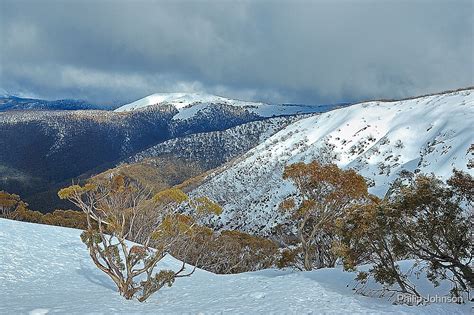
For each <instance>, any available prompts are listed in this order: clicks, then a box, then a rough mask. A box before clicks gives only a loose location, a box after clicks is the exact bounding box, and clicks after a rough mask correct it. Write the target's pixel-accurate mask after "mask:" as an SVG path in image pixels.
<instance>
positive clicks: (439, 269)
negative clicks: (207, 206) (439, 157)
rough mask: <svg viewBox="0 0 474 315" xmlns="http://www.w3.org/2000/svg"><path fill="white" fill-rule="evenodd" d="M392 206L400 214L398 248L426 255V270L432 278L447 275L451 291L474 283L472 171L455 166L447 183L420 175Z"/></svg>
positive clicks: (410, 254) (464, 289)
mask: <svg viewBox="0 0 474 315" xmlns="http://www.w3.org/2000/svg"><path fill="white" fill-rule="evenodd" d="M390 207H391V212H392V216H396V217H397V218H398V220H397V226H396V231H398V233H397V234H394V236H393V237H394V240H395V246H396V248H398V249H399V250H400V251H402V252H404V253H405V255H406V256H408V257H416V258H418V259H421V260H424V261H427V262H428V263H429V268H428V276H429V277H430V280H432V281H433V282H434V283H435V284H437V279H446V278H449V279H451V280H452V283H453V284H454V287H453V289H452V291H451V292H452V294H453V295H454V296H459V295H460V294H461V293H462V292H468V291H469V290H470V289H471V288H474V272H473V270H472V261H473V258H474V252H473V251H472V238H471V237H472V233H473V228H472V222H473V218H474V214H473V209H474V178H473V177H472V176H471V175H469V174H467V173H464V172H461V171H456V170H455V171H454V173H453V175H452V176H451V178H450V179H449V180H448V181H447V182H446V183H443V182H442V181H440V180H439V179H437V178H436V177H435V176H434V175H430V176H428V175H419V176H417V177H416V179H415V181H414V182H413V183H412V184H411V185H408V186H406V187H403V188H402V189H401V191H400V194H398V195H397V196H396V197H395V198H394V201H393V202H392V203H391V205H390ZM450 274H451V275H452V277H451V276H450Z"/></svg>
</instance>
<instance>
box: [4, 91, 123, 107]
mask: <svg viewBox="0 0 474 315" xmlns="http://www.w3.org/2000/svg"><path fill="white" fill-rule="evenodd" d="M113 108H114V107H112V106H101V105H97V104H92V103H88V102H86V101H81V100H56V101H47V100H41V99H34V98H22V97H16V96H8V95H7V96H0V111H9V110H78V109H104V110H108V109H113Z"/></svg>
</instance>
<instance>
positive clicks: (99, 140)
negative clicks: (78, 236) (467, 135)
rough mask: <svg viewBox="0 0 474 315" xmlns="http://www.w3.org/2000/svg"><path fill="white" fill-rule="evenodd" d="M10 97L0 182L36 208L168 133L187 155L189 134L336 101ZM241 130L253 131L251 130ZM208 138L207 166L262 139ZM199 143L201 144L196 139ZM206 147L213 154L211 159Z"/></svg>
mask: <svg viewBox="0 0 474 315" xmlns="http://www.w3.org/2000/svg"><path fill="white" fill-rule="evenodd" d="M157 95H159V97H158V98H157ZM9 99H10V101H11V102H16V103H15V104H16V105H13V103H8V102H7V101H5V103H4V104H10V105H4V106H3V107H2V108H4V110H3V111H1V112H0V134H1V137H0V147H1V148H2V150H0V190H2V189H3V190H7V191H9V192H11V193H17V194H20V195H21V196H22V197H23V198H24V199H25V200H26V201H27V202H29V203H30V205H31V208H33V209H37V210H42V211H51V210H53V209H54V207H56V206H59V205H60V204H59V203H58V199H57V197H56V192H57V189H58V188H60V187H61V186H64V185H68V184H70V183H71V181H72V180H73V179H74V178H78V177H81V178H86V177H88V176H91V175H94V174H96V173H99V172H102V171H104V170H107V169H109V168H112V167H114V166H115V165H117V164H120V163H121V162H122V161H127V160H128V159H129V158H130V157H131V156H134V155H137V154H140V152H141V151H143V150H147V149H148V148H151V147H155V146H157V145H159V144H160V143H163V142H165V141H168V140H171V139H176V141H175V142H174V143H173V146H174V147H175V149H174V151H173V149H169V147H168V146H166V147H167V148H166V150H168V151H170V150H171V151H173V152H174V153H176V154H178V155H182V154H181V152H182V148H183V144H182V143H185V142H186V141H189V138H187V136H191V135H194V134H197V133H209V132H215V131H224V130H227V129H229V128H232V127H235V126H239V125H243V124H246V123H249V122H258V121H265V120H267V119H269V118H270V117H277V116H287V117H288V119H289V120H288V123H289V122H290V120H291V119H293V120H294V118H291V117H293V116H295V115H299V114H302V113H320V112H322V111H326V110H329V109H332V108H336V107H338V106H339V105H337V106H336V105H335V106H288V105H268V104H263V103H251V102H243V101H237V100H231V99H224V98H222V97H217V96H212V95H208V94H186V93H170V94H154V95H152V96H149V97H147V98H145V99H142V100H139V101H137V102H134V103H131V104H127V105H124V106H122V107H120V108H118V109H117V110H115V111H105V110H96V109H95V110H90V109H89V110H73V109H75V108H74V106H75V105H78V106H85V107H87V106H92V105H90V104H85V103H82V102H80V101H78V102H76V103H75V102H74V101H57V102H49V101H44V102H43V101H33V100H29V101H25V99H18V98H9ZM80 104H82V105H80ZM7 107H8V109H7ZM61 107H62V108H61ZM64 107H66V108H68V109H70V110H65V108H64ZM60 108H61V109H60ZM301 117H302V116H301ZM281 126H282V127H283V126H284V125H283V124H281ZM249 128H255V125H249ZM259 130H260V131H261V132H262V133H267V134H270V133H272V132H276V131H277V130H278V128H275V127H274V126H273V125H272V124H269V125H265V124H264V125H262V126H261V129H259ZM260 131H259V132H260ZM242 134H247V135H249V136H250V135H251V134H252V132H243V133H242ZM183 137H184V138H183ZM252 137H253V136H252ZM180 139H182V140H180ZM210 139H212V141H208V148H209V149H207V150H208V151H206V152H205V153H203V154H201V155H199V154H196V157H197V159H198V161H196V163H197V164H199V165H202V167H203V169H209V167H211V166H212V167H215V166H218V165H220V164H221V163H224V162H226V161H228V159H230V158H232V157H234V155H236V154H240V153H243V152H244V151H245V150H247V149H250V148H251V147H253V146H255V145H257V144H258V142H257V141H255V140H254V138H249V139H250V140H246V139H242V140H240V141H242V143H245V144H243V145H241V144H239V145H240V149H236V150H230V151H229V150H228V149H227V147H225V146H223V145H222V144H223V143H222V142H219V137H214V136H211V138H210ZM231 141H232V139H229V140H227V143H229V142H231ZM169 146H170V147H171V146H172V145H171V143H170V145H169ZM194 147H195V148H196V150H195V152H198V149H197V145H195V146H194ZM211 147H213V148H211ZM163 148H164V147H163V146H162V149H157V150H158V151H159V150H163ZM166 150H165V151H166ZM205 150H206V149H205ZM210 150H212V151H210ZM158 151H157V152H158ZM147 152H148V153H149V152H150V151H147ZM209 152H214V153H213V154H216V159H215V161H214V162H212V163H211V162H209V161H210V160H211V159H212V157H211V156H210V155H209V154H210V153H209ZM148 153H144V154H148ZM167 154H168V155H169V154H170V153H169V152H168V153H167ZM182 158H185V157H182ZM201 158H202V159H201Z"/></svg>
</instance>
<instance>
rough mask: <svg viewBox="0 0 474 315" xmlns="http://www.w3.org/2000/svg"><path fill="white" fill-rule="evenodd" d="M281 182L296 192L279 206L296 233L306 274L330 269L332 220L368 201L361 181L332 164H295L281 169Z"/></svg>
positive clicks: (365, 185)
mask: <svg viewBox="0 0 474 315" xmlns="http://www.w3.org/2000/svg"><path fill="white" fill-rule="evenodd" d="M283 178H284V179H288V180H290V181H291V182H292V183H293V184H294V185H295V186H296V188H297V195H296V196H294V197H291V198H288V199H286V200H285V201H284V202H283V203H282V204H281V209H282V211H285V212H287V213H288V214H289V220H290V223H292V224H293V225H294V226H295V227H296V230H297V234H298V235H297V236H298V239H299V242H300V245H301V250H302V254H303V266H304V269H306V270H311V269H313V268H322V267H333V266H334V264H335V263H336V260H337V255H336V254H335V253H334V251H333V248H332V247H333V243H334V241H335V240H336V238H337V235H336V233H335V227H334V223H335V220H336V219H337V218H339V217H341V216H342V214H343V213H344V211H345V210H346V209H347V208H349V207H352V206H354V205H356V204H365V203H367V201H368V200H369V197H370V196H369V193H368V191H367V184H366V182H365V180H364V178H363V177H362V176H360V175H358V174H357V173H356V172H355V171H353V170H341V169H340V168H338V167H337V166H336V165H335V164H321V163H319V162H318V161H313V162H311V163H309V164H305V163H296V164H291V165H289V166H287V167H286V168H285V171H284V173H283Z"/></svg>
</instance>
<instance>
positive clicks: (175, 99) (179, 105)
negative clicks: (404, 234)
mask: <svg viewBox="0 0 474 315" xmlns="http://www.w3.org/2000/svg"><path fill="white" fill-rule="evenodd" d="M161 105H172V106H174V107H175V108H176V109H177V110H178V111H179V113H178V114H176V116H174V119H189V118H191V117H194V116H195V115H196V114H197V113H202V112H205V111H207V110H209V108H211V107H212V106H215V105H220V106H231V107H238V108H240V109H241V110H247V111H248V112H249V113H252V114H256V115H258V116H260V117H272V116H282V115H294V114H304V113H319V112H324V111H327V110H329V109H331V108H333V107H335V106H331V105H322V106H310V105H285V104H283V105H269V104H265V103H260V102H258V103H256V102H247V101H240V100H235V99H229V98H225V97H221V96H216V95H211V94H205V93H156V94H152V95H150V96H147V97H145V98H142V99H139V100H138V101H135V102H133V103H130V104H126V105H123V106H122V107H119V108H117V109H116V110H115V111H116V112H127V111H134V110H140V109H145V108H147V107H149V106H158V107H159V106H161Z"/></svg>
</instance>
